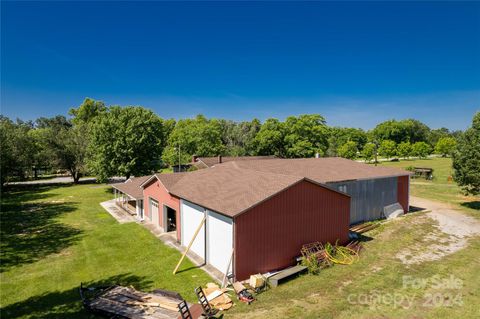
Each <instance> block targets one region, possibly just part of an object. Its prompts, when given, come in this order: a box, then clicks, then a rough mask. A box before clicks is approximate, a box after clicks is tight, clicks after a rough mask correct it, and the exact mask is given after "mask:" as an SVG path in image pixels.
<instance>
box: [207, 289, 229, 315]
mask: <svg viewBox="0 0 480 319" xmlns="http://www.w3.org/2000/svg"><path fill="white" fill-rule="evenodd" d="M203 292H204V293H205V296H206V297H207V301H208V303H209V304H210V306H212V307H213V308H215V309H218V310H228V309H230V308H231V307H232V306H233V302H232V299H230V297H229V296H228V295H227V294H226V293H225V292H226V289H225V288H223V289H220V287H219V286H218V285H217V284H214V283H208V284H207V287H206V288H203Z"/></svg>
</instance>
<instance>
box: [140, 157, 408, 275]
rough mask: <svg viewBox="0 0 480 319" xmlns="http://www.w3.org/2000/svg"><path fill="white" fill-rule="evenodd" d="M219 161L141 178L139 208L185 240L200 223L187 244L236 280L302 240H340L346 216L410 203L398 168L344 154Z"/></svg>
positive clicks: (286, 257) (376, 213) (279, 261)
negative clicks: (332, 156) (198, 230)
mask: <svg viewBox="0 0 480 319" xmlns="http://www.w3.org/2000/svg"><path fill="white" fill-rule="evenodd" d="M202 162H203V161H202ZM219 162H220V163H218V162H217V164H212V162H210V163H208V161H207V163H205V162H203V163H204V164H205V165H211V166H208V167H207V168H206V169H201V170H197V171H194V172H186V173H177V174H155V175H153V176H151V177H149V178H147V179H145V180H144V182H143V183H142V184H141V185H140V186H139V187H141V188H143V205H144V209H143V212H144V218H145V219H146V220H148V221H150V222H152V223H154V224H155V225H156V226H157V227H158V228H159V229H161V230H163V231H165V232H171V233H172V235H173V236H175V238H176V239H177V241H178V242H179V243H180V244H181V245H182V246H187V245H188V244H189V243H190V241H191V240H192V238H193V235H194V233H195V231H196V229H197V228H199V227H200V225H201V228H200V232H199V233H198V235H197V237H196V238H195V240H194V241H193V244H192V246H191V249H190V250H191V252H193V253H194V254H196V255H197V256H198V257H199V258H201V259H203V260H204V261H205V263H207V264H209V265H211V266H213V267H215V268H216V269H218V270H219V271H220V272H221V273H225V272H227V273H233V275H234V276H235V277H236V279H238V280H242V279H245V278H247V277H248V276H249V275H250V274H254V273H259V272H261V273H264V272H267V271H271V270H275V269H279V268H282V267H286V266H289V265H291V264H293V263H294V258H295V257H296V256H298V255H299V253H300V249H301V246H302V245H303V244H306V243H309V242H313V241H321V242H327V241H328V242H335V241H337V240H338V241H339V242H340V243H345V242H346V241H348V231H349V226H350V224H352V223H356V222H359V221H365V220H373V219H377V218H381V217H382V216H383V208H384V207H385V206H388V205H391V204H393V203H397V202H398V203H400V204H401V205H402V207H403V209H404V211H405V212H407V211H408V205H409V204H408V192H409V174H410V173H409V172H406V171H403V170H399V169H395V168H387V167H375V166H370V165H366V164H362V163H358V162H354V161H350V160H346V159H342V158H310V159H271V158H270V159H255V160H232V161H227V162H224V161H222V160H220V161H219ZM218 164H222V165H218ZM202 221H204V223H203V224H202ZM232 252H233V255H232ZM230 261H231V262H230Z"/></svg>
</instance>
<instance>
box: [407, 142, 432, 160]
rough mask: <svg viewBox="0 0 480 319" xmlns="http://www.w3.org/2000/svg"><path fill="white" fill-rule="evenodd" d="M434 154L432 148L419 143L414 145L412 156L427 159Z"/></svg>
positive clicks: (424, 143)
mask: <svg viewBox="0 0 480 319" xmlns="http://www.w3.org/2000/svg"><path fill="white" fill-rule="evenodd" d="M431 152H432V147H431V146H430V145H428V144H427V143H426V142H417V143H415V144H413V145H412V155H413V156H418V157H420V158H427V157H428V155H429V154H430V153H431Z"/></svg>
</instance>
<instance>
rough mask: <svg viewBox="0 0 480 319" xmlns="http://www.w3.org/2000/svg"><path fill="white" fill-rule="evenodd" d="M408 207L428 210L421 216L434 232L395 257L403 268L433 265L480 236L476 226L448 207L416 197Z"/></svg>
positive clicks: (470, 218) (475, 223)
mask: <svg viewBox="0 0 480 319" xmlns="http://www.w3.org/2000/svg"><path fill="white" fill-rule="evenodd" d="M411 204H412V205H414V206H417V207H423V208H425V209H428V210H430V212H428V213H426V214H425V216H427V217H429V218H431V219H432V220H434V221H435V222H436V224H435V225H434V227H435V230H434V231H432V232H430V233H429V234H427V235H426V236H425V237H424V238H422V239H421V241H420V242H419V243H418V244H416V245H413V246H410V247H408V248H406V249H404V250H402V251H401V252H399V253H398V254H397V255H396V257H397V258H398V259H400V260H401V261H402V263H404V264H406V265H411V264H420V263H423V262H425V261H433V260H438V259H441V258H443V257H444V256H447V255H450V254H453V253H454V252H456V251H459V250H461V249H463V248H465V247H466V246H467V245H468V240H469V238H471V237H474V236H477V235H480V222H478V221H477V220H476V219H474V218H473V217H469V216H465V215H463V214H462V213H460V212H459V211H457V210H455V209H453V208H452V207H451V206H450V205H448V204H445V203H439V202H435V201H430V200H426V199H423V198H418V197H411Z"/></svg>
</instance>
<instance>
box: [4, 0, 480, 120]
mask: <svg viewBox="0 0 480 319" xmlns="http://www.w3.org/2000/svg"><path fill="white" fill-rule="evenodd" d="M1 20H2V21H1V93H2V94H1V107H2V109H1V113H2V114H4V115H7V116H9V117H12V118H15V117H20V118H23V119H35V118H37V117H39V116H53V115H55V114H66V113H67V111H68V109H69V108H70V107H73V106H78V105H79V104H80V103H81V102H82V100H83V98H84V97H91V98H95V99H99V100H103V101H104V102H105V103H107V104H108V105H110V104H119V105H142V106H145V107H148V108H150V109H152V110H154V111H155V112H156V113H157V114H159V115H160V116H162V117H165V118H170V117H173V118H183V117H191V116H194V115H196V114H198V113H202V114H205V115H206V116H209V117H223V118H229V119H233V120H244V119H251V118H253V117H257V118H260V119H262V120H263V119H265V118H268V117H277V118H285V117H286V116H288V115H297V114H303V113H319V114H322V115H323V116H325V117H326V119H327V122H328V124H330V125H340V126H355V127H362V128H365V129H369V128H372V127H373V126H374V125H375V124H376V123H378V122H380V121H383V120H386V119H390V118H397V119H401V118H407V117H413V118H417V119H419V120H421V121H424V122H425V123H427V124H428V125H430V126H431V127H433V128H436V127H441V126H445V127H448V128H450V129H465V128H466V127H467V126H469V124H470V121H471V118H472V115H473V113H474V112H475V111H478V110H480V3H478V2H477V3H475V2H464V3H462V2H420V3H419V2H398V3H397V2H336V3H334V2H315V3H312V2H303V3H298V2H297V3H288V2H279V3H273V2H261V3H253V2H248V3H245V2H244V3H234V2H228V3H226V2H222V3H220V2H210V3H208V2H207V3H200V2H189V3H178V2H177V3H165V2H144V3H138V2H137V3H129V2H103V3H102V2H100V3H97V2H82V3H77V2H35V3H25V2H2V7H1Z"/></svg>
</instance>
